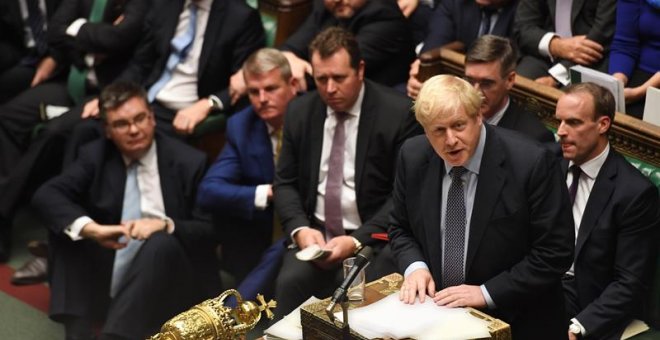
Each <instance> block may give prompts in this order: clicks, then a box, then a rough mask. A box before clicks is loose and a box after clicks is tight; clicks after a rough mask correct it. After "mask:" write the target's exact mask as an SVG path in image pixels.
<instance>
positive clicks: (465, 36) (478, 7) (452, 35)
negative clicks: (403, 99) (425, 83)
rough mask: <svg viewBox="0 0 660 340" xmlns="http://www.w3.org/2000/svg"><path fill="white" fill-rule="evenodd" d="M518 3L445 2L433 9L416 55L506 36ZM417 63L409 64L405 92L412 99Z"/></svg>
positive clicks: (507, 0) (489, 0) (505, 0)
mask: <svg viewBox="0 0 660 340" xmlns="http://www.w3.org/2000/svg"><path fill="white" fill-rule="evenodd" d="M517 4H518V0H446V1H441V2H440V3H439V4H438V5H437V6H436V8H435V9H434V10H433V14H432V15H431V19H430V20H429V29H428V33H427V35H426V39H424V42H423V45H422V48H421V50H420V52H419V53H420V54H421V53H424V52H427V51H430V50H432V49H434V48H438V47H449V48H451V49H455V50H460V51H464V50H465V49H466V48H467V47H469V46H470V45H472V43H473V42H474V41H475V39H477V38H478V37H480V36H482V35H485V34H494V35H498V36H503V37H509V36H511V35H512V33H513V17H514V15H515V12H516V5H517ZM419 63H420V60H419V59H416V60H415V61H414V62H413V63H412V64H411V65H410V72H409V78H408V83H407V87H406V92H407V93H408V96H410V97H411V98H413V99H414V98H416V97H417V93H419V89H420V88H421V87H422V83H421V82H420V81H419V79H418V74H419Z"/></svg>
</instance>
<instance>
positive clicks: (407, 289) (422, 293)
mask: <svg viewBox="0 0 660 340" xmlns="http://www.w3.org/2000/svg"><path fill="white" fill-rule="evenodd" d="M435 294H436V293H435V282H433V277H432V276H431V272H429V271H428V269H417V270H415V271H414V272H412V273H410V275H408V276H407V277H406V279H405V280H404V281H403V284H402V285H401V290H400V291H399V300H401V301H403V303H407V304H413V303H415V297H417V296H419V301H420V302H424V298H425V297H426V296H427V295H428V296H434V295H435Z"/></svg>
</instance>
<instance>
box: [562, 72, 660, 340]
mask: <svg viewBox="0 0 660 340" xmlns="http://www.w3.org/2000/svg"><path fill="white" fill-rule="evenodd" d="M614 102H615V101H614V96H613V95H612V94H611V93H610V92H609V90H607V89H605V88H603V87H601V86H599V85H596V84H593V83H581V84H577V85H572V86H570V87H568V88H567V90H566V93H565V94H564V95H563V96H562V97H560V98H559V101H558V102H557V111H556V114H555V116H556V118H557V120H559V127H558V129H557V135H558V136H559V142H560V143H561V150H562V153H563V155H564V158H565V159H566V161H564V164H563V170H564V171H565V173H566V186H568V187H569V195H570V199H571V203H572V205H573V220H574V221H575V235H576V236H575V242H576V243H575V258H574V260H573V265H572V266H571V268H570V269H569V271H568V272H567V273H566V275H564V279H563V284H564V292H565V297H566V308H567V316H568V318H567V319H570V320H571V321H570V326H569V328H568V337H569V339H576V338H579V337H583V338H585V339H620V338H621V334H622V333H623V331H624V329H625V328H626V326H628V324H629V323H630V322H631V320H633V319H635V318H637V319H639V318H642V313H643V310H644V307H645V304H646V303H647V301H648V294H649V286H650V284H651V282H652V275H653V273H654V271H655V260H656V253H657V249H658V241H657V235H658V231H659V230H658V229H659V228H660V216H659V214H658V206H659V205H660V202H659V198H658V189H657V188H656V187H655V186H654V185H653V184H652V183H651V182H650V181H649V180H648V178H646V177H645V176H644V175H642V174H641V173H640V172H639V170H637V169H635V168H634V167H633V166H632V165H631V164H630V163H629V162H628V161H626V159H625V158H623V157H622V156H621V155H620V154H619V153H618V152H616V151H615V150H614V148H612V147H611V146H610V144H609V142H608V131H609V129H610V128H611V126H612V123H613V121H614V111H615V104H614Z"/></svg>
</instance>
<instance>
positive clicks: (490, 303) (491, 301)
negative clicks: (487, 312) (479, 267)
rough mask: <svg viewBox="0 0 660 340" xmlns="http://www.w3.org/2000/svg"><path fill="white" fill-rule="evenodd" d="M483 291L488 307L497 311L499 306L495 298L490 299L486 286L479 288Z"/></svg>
mask: <svg viewBox="0 0 660 340" xmlns="http://www.w3.org/2000/svg"><path fill="white" fill-rule="evenodd" d="M479 288H480V289H481V294H483V296H484V300H486V305H488V308H489V309H495V308H497V306H496V305H495V301H493V298H491V297H490V293H488V289H486V286H485V285H481V286H479Z"/></svg>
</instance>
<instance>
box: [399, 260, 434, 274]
mask: <svg viewBox="0 0 660 340" xmlns="http://www.w3.org/2000/svg"><path fill="white" fill-rule="evenodd" d="M417 269H426V270H429V266H427V265H426V263H424V262H422V261H415V262H413V263H411V264H410V265H408V268H406V270H405V271H404V272H403V277H408V275H410V274H412V272H414V271H415V270H417Z"/></svg>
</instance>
